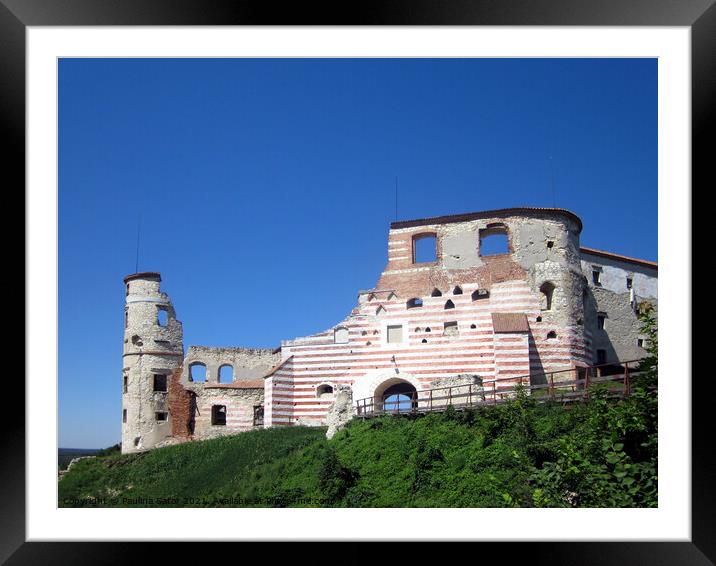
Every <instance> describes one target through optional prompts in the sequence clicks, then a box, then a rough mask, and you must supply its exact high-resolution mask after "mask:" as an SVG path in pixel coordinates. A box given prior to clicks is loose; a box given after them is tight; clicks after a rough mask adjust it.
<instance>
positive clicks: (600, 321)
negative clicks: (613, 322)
mask: <svg viewBox="0 0 716 566" xmlns="http://www.w3.org/2000/svg"><path fill="white" fill-rule="evenodd" d="M606 322H607V315H606V313H603V312H600V313H597V328H598V329H599V330H604V325H605V324H606Z"/></svg>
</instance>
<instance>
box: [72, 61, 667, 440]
mask: <svg viewBox="0 0 716 566" xmlns="http://www.w3.org/2000/svg"><path fill="white" fill-rule="evenodd" d="M59 70H60V72H59V403H60V405H59V411H60V423H59V424H60V446H63V447H83V448H86V447H95V448H96V447H104V446H109V445H111V444H114V443H116V442H118V441H119V439H120V420H121V399H120V397H121V367H122V362H121V353H122V313H123V301H124V287H123V284H122V278H123V277H124V276H125V275H127V274H129V273H132V272H134V267H135V246H136V234H137V222H138V218H139V215H140V214H141V218H142V230H141V231H142V236H141V250H140V257H139V269H140V271H142V270H152V271H160V272H161V274H162V278H163V283H162V285H163V289H164V290H165V291H167V292H168V293H169V294H170V296H171V297H172V300H173V301H174V306H175V308H176V310H177V314H178V318H179V319H180V320H181V321H182V322H183V323H184V330H185V333H184V338H185V342H184V343H185V346H187V345H189V344H202V345H216V346H265V347H268V346H277V345H278V344H279V341H280V340H281V339H287V338H293V337H295V336H302V335H306V334H311V333H314V332H318V331H321V330H324V329H326V328H328V327H330V326H331V325H333V324H335V323H336V322H338V321H339V320H341V319H342V318H343V317H344V316H345V315H346V314H347V313H348V312H349V310H350V309H351V308H352V307H353V306H354V304H355V301H356V292H357V290H358V289H366V288H370V287H372V286H373V285H374V283H375V282H376V280H377V278H378V275H379V274H380V272H381V270H382V268H383V267H384V265H385V262H386V248H387V245H386V237H387V231H388V224H389V222H390V221H392V220H394V216H395V203H394V184H395V177H396V176H397V177H398V184H399V203H398V206H399V210H398V218H399V219H409V218H421V217H425V216H436V215H442V214H452V213H460V212H471V211H477V210H488V209H493V208H504V207H511V206H522V205H525V206H552V205H554V204H556V205H557V206H559V207H563V208H567V209H570V210H572V211H574V212H575V213H577V214H578V215H579V216H580V217H581V218H582V219H583V221H584V231H583V233H582V245H586V246H590V247H595V248H600V249H605V250H610V251H614V252H618V253H622V254H626V255H629V256H634V257H640V258H644V259H649V260H657V62H656V60H655V59H613V60H604V59H602V60H584V59H563V60H560V59H551V60H543V59H512V60H510V59H494V60H489V59H464V60H460V59H402V60H401V59H379V60H366V59H362V60H361V59H358V60H345V59H326V60H322V59H284V60H281V59H256V60H241V59H216V60H209V59H174V60H172V59H137V60H131V59H65V60H61V61H60V63H59ZM550 156H551V157H552V167H551V166H550ZM551 169H553V172H554V174H553V177H554V193H555V197H554V201H553V198H552V190H551V179H552V173H551Z"/></svg>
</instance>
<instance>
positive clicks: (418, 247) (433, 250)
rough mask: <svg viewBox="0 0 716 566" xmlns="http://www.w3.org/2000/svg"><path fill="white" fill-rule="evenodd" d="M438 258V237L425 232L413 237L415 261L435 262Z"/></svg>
mask: <svg viewBox="0 0 716 566" xmlns="http://www.w3.org/2000/svg"><path fill="white" fill-rule="evenodd" d="M437 260H438V248H437V237H436V236H435V234H423V235H418V236H414V237H413V263H434V262H436V261H437Z"/></svg>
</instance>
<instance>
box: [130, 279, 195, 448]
mask: <svg viewBox="0 0 716 566" xmlns="http://www.w3.org/2000/svg"><path fill="white" fill-rule="evenodd" d="M161 280H162V278H161V276H160V275H159V273H155V272H144V273H134V274H132V275H128V276H127V277H125V278H124V284H125V295H126V298H125V307H124V349H123V355H122V360H123V363H122V452H123V453H129V452H138V451H141V450H147V449H149V448H152V447H154V446H156V445H157V444H158V443H160V442H162V441H163V440H167V439H168V438H170V437H171V430H172V425H171V415H170V413H169V406H168V399H167V397H168V391H169V384H170V381H171V376H172V374H173V373H174V371H175V370H176V369H177V368H179V367H181V364H182V359H183V357H184V344H183V340H184V337H183V332H182V324H181V322H179V321H178V320H177V319H176V314H175V312H174V307H173V306H172V303H171V300H170V299H169V297H168V296H167V294H166V293H162V292H161V290H160V289H159V284H160V282H161Z"/></svg>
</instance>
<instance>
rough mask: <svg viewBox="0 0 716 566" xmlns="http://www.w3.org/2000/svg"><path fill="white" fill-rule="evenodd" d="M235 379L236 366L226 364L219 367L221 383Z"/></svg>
mask: <svg viewBox="0 0 716 566" xmlns="http://www.w3.org/2000/svg"><path fill="white" fill-rule="evenodd" d="M232 381H234V368H233V366H230V365H229V364H224V365H223V366H221V367H220V368H219V383H231V382H232Z"/></svg>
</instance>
